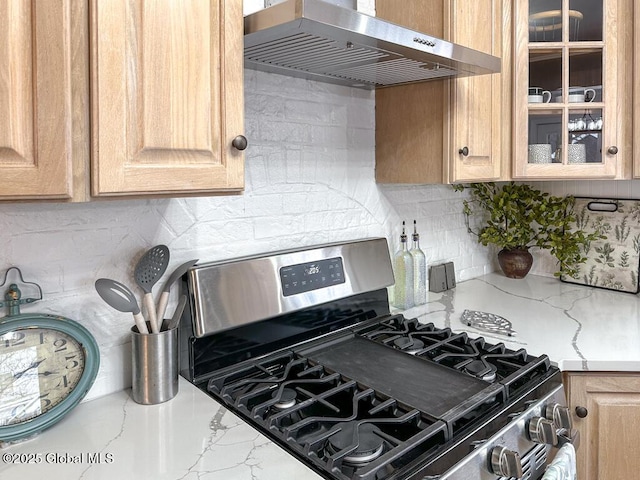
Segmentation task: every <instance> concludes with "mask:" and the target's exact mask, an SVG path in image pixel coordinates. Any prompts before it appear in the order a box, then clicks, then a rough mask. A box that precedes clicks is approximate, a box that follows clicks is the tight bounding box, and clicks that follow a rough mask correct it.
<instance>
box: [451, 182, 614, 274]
mask: <svg viewBox="0 0 640 480" xmlns="http://www.w3.org/2000/svg"><path fill="white" fill-rule="evenodd" d="M453 188H454V189H455V190H457V191H463V190H468V191H469V193H470V195H471V197H470V199H469V200H464V201H463V205H464V207H463V212H464V214H465V219H466V224H467V229H468V230H469V233H471V234H473V235H476V236H477V237H478V242H480V243H481V244H482V245H485V246H487V245H489V244H493V245H496V246H497V247H498V248H499V249H500V251H499V252H498V262H499V263H500V268H501V269H502V271H503V272H504V274H505V275H506V276H507V277H510V278H524V277H525V276H526V275H527V273H529V270H530V269H531V266H532V264H533V256H532V255H531V252H529V248H531V247H538V248H541V249H546V250H549V252H550V253H551V255H553V256H554V257H555V258H556V259H557V260H558V271H557V272H555V273H554V275H555V276H569V277H575V276H576V275H577V274H578V265H579V264H580V263H584V262H585V261H586V258H585V257H584V256H583V255H582V250H581V248H580V247H581V246H582V245H585V244H588V243H589V242H591V241H593V240H595V239H597V238H601V236H600V235H598V234H586V233H585V232H584V231H582V230H579V229H570V228H569V227H570V226H571V224H572V223H573V222H575V219H576V215H575V213H574V212H573V205H574V203H575V200H574V198H573V197H571V196H567V197H555V196H551V195H549V194H548V193H543V192H541V191H540V190H536V189H535V188H533V187H531V186H530V185H527V184H524V183H523V184H516V183H515V182H509V183H504V184H501V185H496V184H495V183H471V184H468V185H462V184H458V185H454V186H453ZM476 215H478V216H477V217H476ZM471 217H474V218H477V219H478V220H479V221H480V222H484V223H483V224H482V226H480V227H479V228H477V229H474V228H473V227H472V223H471V221H470V219H471Z"/></svg>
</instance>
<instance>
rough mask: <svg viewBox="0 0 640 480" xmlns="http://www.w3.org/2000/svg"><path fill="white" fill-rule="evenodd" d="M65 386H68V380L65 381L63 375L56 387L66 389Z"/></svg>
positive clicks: (65, 377)
mask: <svg viewBox="0 0 640 480" xmlns="http://www.w3.org/2000/svg"><path fill="white" fill-rule="evenodd" d="M67 385H69V380H68V379H67V376H66V375H63V376H62V377H61V378H60V383H58V386H59V387H64V388H66V387H67Z"/></svg>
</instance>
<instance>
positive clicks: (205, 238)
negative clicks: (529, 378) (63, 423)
mask: <svg viewBox="0 0 640 480" xmlns="http://www.w3.org/2000/svg"><path fill="white" fill-rule="evenodd" d="M360 3H366V1H363V0H360V2H359V4H360ZM245 95H246V134H247V137H248V138H249V142H250V147H249V148H248V150H247V151H246V188H245V192H244V194H242V195H235V196H218V197H203V198H188V199H185V198H183V199H179V198H176V199H154V200H109V201H96V202H93V203H88V204H57V203H32V204H11V203H5V204H1V205H0V242H1V243H2V245H3V249H2V251H1V252H0V268H1V272H2V273H1V274H2V275H4V273H3V272H4V270H6V269H7V268H9V267H10V266H19V267H20V268H21V269H22V273H23V275H24V278H25V280H26V281H33V282H37V283H39V284H40V285H41V286H42V289H43V292H44V299H43V300H42V301H40V302H38V303H35V304H32V305H29V306H26V307H24V308H23V309H22V311H23V313H27V312H43V313H55V314H59V315H64V316H66V317H68V318H71V319H74V320H77V321H78V322H80V323H82V324H83V325H84V326H86V327H87V328H88V329H89V330H90V331H91V332H92V333H93V335H94V336H95V337H96V339H97V340H98V343H99V345H100V350H101V367H100V373H99V376H98V379H97V381H96V384H95V386H94V388H93V389H92V390H91V392H90V393H89V396H88V398H94V397H97V396H101V395H104V394H107V393H110V392H113V391H116V390H120V389H122V388H125V387H128V386H129V385H130V366H129V363H130V362H129V355H130V342H129V333H128V332H129V328H130V326H131V325H132V320H131V317H130V315H128V314H124V313H120V312H116V311H114V310H112V309H111V308H110V307H108V306H107V305H105V304H104V303H103V302H102V301H101V300H100V298H99V297H98V295H97V294H96V293H95V290H94V288H93V283H94V281H95V280H96V279H97V278H99V277H110V278H114V279H116V280H119V281H122V282H124V283H126V284H128V285H129V286H131V287H132V288H133V287H134V282H133V279H132V272H133V266H134V265H135V262H136V261H137V260H138V258H139V257H140V256H141V255H142V254H143V253H144V251H145V250H146V249H147V248H149V247H150V246H152V245H154V244H157V243H165V244H167V245H168V246H169V247H170V249H171V254H172V260H171V264H170V268H171V267H175V266H177V265H179V264H180V263H182V262H183V261H186V260H188V259H190V258H200V259H201V261H213V260H218V259H227V258H233V257H237V256H242V255H247V254H255V253H262V252H267V251H275V250H279V249H284V248H292V247H297V246H306V245H314V244H320V243H325V242H333V241H341V240H350V239H358V238H363V237H372V236H385V237H387V238H388V239H389V240H390V248H391V250H395V249H397V247H398V241H397V239H398V236H399V232H400V224H401V222H402V220H406V221H407V222H408V223H411V222H412V220H413V219H416V220H417V222H418V226H419V231H420V233H421V244H422V248H423V250H424V251H425V253H426V256H427V262H428V264H435V263H440V262H443V261H453V262H454V263H455V266H456V274H457V277H458V280H459V281H462V280H466V279H469V278H473V277H476V276H479V275H482V274H485V273H488V272H491V271H494V270H495V269H496V265H495V263H494V255H493V252H492V251H491V250H490V249H488V248H485V247H482V246H480V245H478V244H477V243H476V242H475V240H474V239H473V238H472V237H470V236H469V234H468V233H467V232H466V228H465V226H464V218H463V215H462V213H461V212H462V205H461V198H462V197H463V194H460V193H456V192H453V191H452V190H451V188H450V187H448V186H380V185H377V184H376V183H375V180H374V169H375V132H374V108H375V97H374V93H372V92H369V91H363V90H357V89H350V88H346V87H338V86H333V85H328V84H322V83H318V82H310V81H305V80H300V79H294V78H288V77H283V76H279V75H271V74H266V73H260V72H255V71H247V72H246V75H245ZM541 185H542V187H543V188H544V189H547V190H549V191H551V192H552V193H555V194H563V193H573V194H589V195H616V196H622V197H630V196H636V197H637V196H639V195H640V182H558V183H552V182H548V183H544V184H541ZM535 269H536V271H537V272H538V273H542V274H545V275H548V274H550V273H551V272H552V271H553V267H552V266H549V265H548V264H545V263H544V261H541V262H539V263H538V264H536V267H535ZM16 280H17V279H16V278H15V277H10V278H9V281H16ZM3 288H4V287H3ZM134 290H135V291H136V293H137V294H138V295H140V293H141V292H140V290H139V289H136V288H134ZM23 294H24V296H25V297H27V296H34V295H35V294H36V292H34V291H32V290H29V289H28V288H26V287H25V288H24V289H23ZM174 303H175V292H174V297H172V300H171V303H170V306H169V310H168V311H169V312H171V308H172V307H173V305H174Z"/></svg>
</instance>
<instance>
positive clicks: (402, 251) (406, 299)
mask: <svg viewBox="0 0 640 480" xmlns="http://www.w3.org/2000/svg"><path fill="white" fill-rule="evenodd" d="M393 271H394V275H395V279H396V283H395V286H394V289H393V303H392V305H393V306H394V307H396V308H401V309H407V308H411V307H413V305H414V304H413V290H414V287H413V257H412V256H411V254H410V253H409V247H408V245H407V234H406V233H405V223H404V222H402V235H400V248H399V250H398V251H397V252H396V254H395V255H394V257H393Z"/></svg>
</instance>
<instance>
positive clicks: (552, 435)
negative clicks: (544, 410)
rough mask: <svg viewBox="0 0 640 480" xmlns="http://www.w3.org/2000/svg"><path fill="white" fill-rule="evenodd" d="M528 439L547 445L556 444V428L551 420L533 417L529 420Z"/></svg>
mask: <svg viewBox="0 0 640 480" xmlns="http://www.w3.org/2000/svg"><path fill="white" fill-rule="evenodd" d="M529 438H530V439H531V441H532V442H536V443H545V444H547V445H557V444H558V434H557V432H556V426H555V425H554V424H553V422H552V421H551V420H548V419H546V418H541V417H533V418H532V419H531V420H529Z"/></svg>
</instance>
